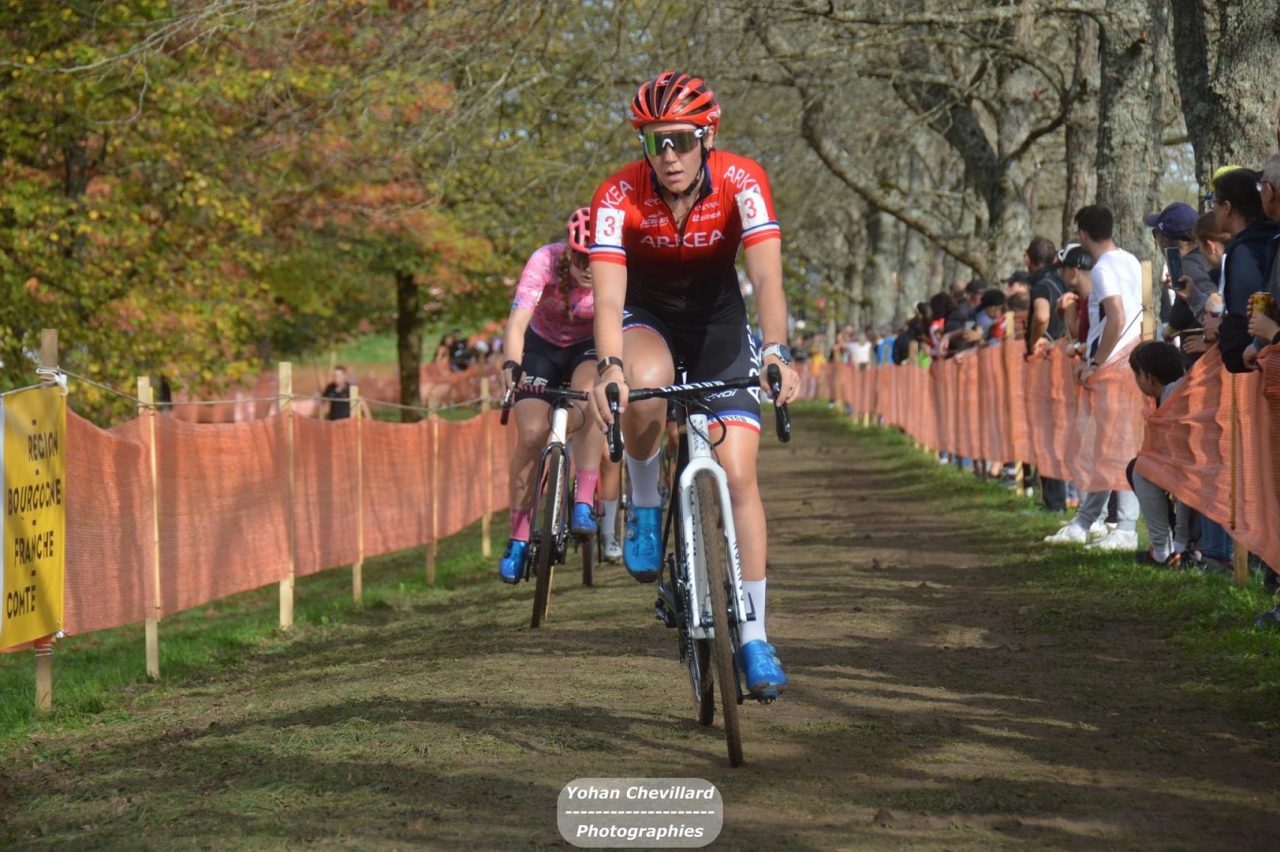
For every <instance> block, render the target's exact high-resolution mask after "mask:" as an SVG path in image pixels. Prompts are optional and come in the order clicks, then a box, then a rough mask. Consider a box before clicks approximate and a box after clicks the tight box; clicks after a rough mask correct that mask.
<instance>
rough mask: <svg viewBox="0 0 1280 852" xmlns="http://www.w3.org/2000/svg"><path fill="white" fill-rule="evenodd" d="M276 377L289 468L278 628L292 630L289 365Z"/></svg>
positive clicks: (284, 364)
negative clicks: (286, 565)
mask: <svg viewBox="0 0 1280 852" xmlns="http://www.w3.org/2000/svg"><path fill="white" fill-rule="evenodd" d="M278 370H279V377H280V389H279V394H280V417H281V420H282V421H283V423H284V447H285V460H286V464H288V466H289V470H288V476H287V479H288V500H287V504H286V505H287V509H288V520H287V521H286V523H287V524H288V530H287V531H286V533H285V534H286V536H288V540H289V575H288V576H287V577H285V578H284V579H283V580H281V581H280V629H281V630H288V629H290V628H291V627H293V586H294V569H295V567H296V564H295V560H294V551H295V548H296V546H297V542H296V541H295V538H296V532H295V530H294V522H293V512H294V505H293V504H294V493H295V489H296V487H297V485H296V483H295V481H294V469H293V467H294V464H293V463H294V458H293V416H294V412H293V364H291V363H290V362H288V361H281V362H280V364H279V367H278Z"/></svg>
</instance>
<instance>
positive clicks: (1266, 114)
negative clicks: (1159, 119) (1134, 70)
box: [1169, 0, 1280, 186]
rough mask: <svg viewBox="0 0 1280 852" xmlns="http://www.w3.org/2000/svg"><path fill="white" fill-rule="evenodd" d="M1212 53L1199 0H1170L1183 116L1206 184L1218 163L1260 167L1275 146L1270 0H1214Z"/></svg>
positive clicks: (1274, 38) (1274, 37)
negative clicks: (1215, 26)
mask: <svg viewBox="0 0 1280 852" xmlns="http://www.w3.org/2000/svg"><path fill="white" fill-rule="evenodd" d="M1215 5H1216V6H1217V9H1218V37H1217V39H1216V40H1215V43H1214V47H1215V48H1216V51H1215V52H1216V56H1211V55H1210V46H1209V39H1208V36H1207V33H1206V26H1205V4H1204V2H1203V0H1169V6H1170V8H1171V9H1172V13H1173V37H1174V59H1175V65H1176V67H1177V72H1178V91H1179V93H1180V94H1181V95H1182V113H1183V115H1184V116H1185V117H1186V122H1187V132H1188V134H1189V135H1190V137H1191V147H1192V149H1193V150H1194V151H1195V160H1196V177H1197V179H1198V180H1199V181H1200V184H1201V185H1202V186H1207V184H1208V182H1209V178H1210V176H1211V175H1212V174H1213V171H1214V170H1215V169H1217V168H1218V167H1219V166H1224V165H1227V164H1229V163H1237V164H1239V165H1242V166H1248V167H1250V168H1255V169H1256V168H1261V167H1262V164H1263V163H1264V162H1266V159H1267V157H1268V155H1270V154H1271V153H1272V152H1273V151H1274V150H1275V149H1276V145H1277V141H1278V140H1277V139H1276V135H1275V133H1276V107H1277V105H1280V72H1278V71H1277V66H1276V56H1277V54H1278V52H1280V21H1278V20H1277V17H1278V13H1277V9H1276V3H1275V0H1218V2H1217V3H1216V4H1215Z"/></svg>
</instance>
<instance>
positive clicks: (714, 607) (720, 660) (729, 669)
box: [694, 473, 743, 766]
mask: <svg viewBox="0 0 1280 852" xmlns="http://www.w3.org/2000/svg"><path fill="white" fill-rule="evenodd" d="M694 487H695V489H696V495H697V500H698V506H697V511H698V519H697V524H698V526H697V531H696V534H697V552H698V558H700V559H702V560H703V565H704V567H705V569H706V570H705V576H706V578H707V587H708V591H709V593H710V596H711V622H712V625H713V626H714V627H715V636H714V637H712V639H711V641H710V645H711V659H712V662H713V663H714V666H715V679H716V680H717V681H719V682H720V714H721V716H723V717H724V737H725V742H726V744H727V745H728V748H729V765H730V766H741V765H742V764H743V754H742V729H741V727H740V726H739V724H738V678H737V674H736V666H737V663H736V661H735V660H734V653H733V651H734V645H735V644H736V643H735V642H734V641H733V633H731V632H730V631H733V630H736V628H737V626H738V625H737V614H736V613H733V612H731V610H730V603H729V591H730V589H731V588H732V586H731V585H730V580H729V570H730V568H729V549H728V547H727V546H726V545H725V533H724V519H723V518H722V517H721V515H720V491H719V489H718V488H717V487H716V481H715V478H714V477H713V476H712V475H711V474H709V473H699V474H698V475H697V477H696V478H695V479H694ZM730 616H732V625H731V619H730ZM713 712H714V710H713ZM699 721H702V716H701V715H699ZM703 724H706V723H705V722H704V723H703Z"/></svg>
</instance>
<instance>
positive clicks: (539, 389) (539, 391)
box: [499, 367, 590, 426]
mask: <svg viewBox="0 0 1280 852" xmlns="http://www.w3.org/2000/svg"><path fill="white" fill-rule="evenodd" d="M523 376H524V372H523V371H522V370H521V369H520V368H519V367H512V368H511V387H509V388H507V392H506V393H505V394H503V396H502V416H501V417H500V418H499V422H500V423H501V424H502V425H503V426H506V425H507V419H508V417H509V416H510V413H511V406H512V404H513V403H514V402H515V398H516V389H517V388H519V387H521V385H520V379H521V378H522V377H523ZM524 388H525V390H527V391H528V392H529V393H532V394H536V395H537V396H542V397H547V398H549V399H571V400H574V401H577V402H582V401H584V400H587V399H590V394H588V393H587V392H586V391H580V390H574V389H573V388H549V387H547V386H546V385H524Z"/></svg>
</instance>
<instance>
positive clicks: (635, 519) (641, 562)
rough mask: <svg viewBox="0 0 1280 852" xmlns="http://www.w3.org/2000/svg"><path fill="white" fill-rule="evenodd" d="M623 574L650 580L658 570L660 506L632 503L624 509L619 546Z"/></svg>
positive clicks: (656, 576)
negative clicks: (624, 530) (624, 525)
mask: <svg viewBox="0 0 1280 852" xmlns="http://www.w3.org/2000/svg"><path fill="white" fill-rule="evenodd" d="M622 563H623V564H624V565H626V566H627V573H628V574H630V575H631V576H632V577H635V578H636V579H637V580H639V581H640V582H641V583H652V582H653V581H654V580H656V579H658V575H659V574H661V573H662V507H661V506H653V507H652V508H650V507H648V506H632V507H631V508H630V509H628V510H627V540H626V542H625V543H624V544H623V545H622Z"/></svg>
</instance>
